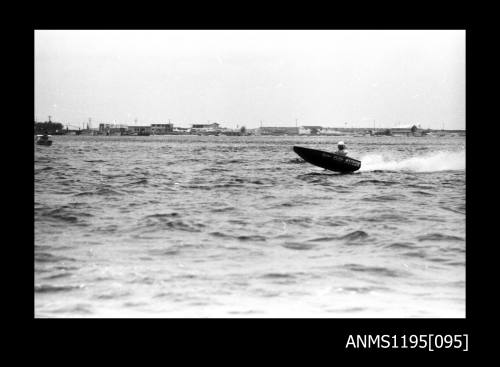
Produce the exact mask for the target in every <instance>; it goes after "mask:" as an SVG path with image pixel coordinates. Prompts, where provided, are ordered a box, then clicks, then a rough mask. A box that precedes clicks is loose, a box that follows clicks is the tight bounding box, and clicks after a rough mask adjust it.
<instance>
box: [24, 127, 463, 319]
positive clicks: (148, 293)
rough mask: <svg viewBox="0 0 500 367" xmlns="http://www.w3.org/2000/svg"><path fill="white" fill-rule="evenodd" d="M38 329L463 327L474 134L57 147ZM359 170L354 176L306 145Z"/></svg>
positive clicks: (51, 150) (42, 212) (94, 142)
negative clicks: (188, 324)
mask: <svg viewBox="0 0 500 367" xmlns="http://www.w3.org/2000/svg"><path fill="white" fill-rule="evenodd" d="M53 140H54V144H53V146H51V147H44V146H36V148H35V157H34V158H35V167H34V177H35V203H34V205H35V315H36V317H102V316H106V317H108V316H109V317H127V316H134V317H177V316H187V317H296V316H300V317H464V316H465V139H464V138H463V137H439V138H436V137H432V138H431V137H428V138H415V137H400V138H398V137H347V136H345V137H340V138H338V137H225V136H220V137H215V136H206V137H202V136H149V137H105V136H96V137H90V136H89V137H84V136H55V137H53ZM337 140H343V141H344V142H346V144H347V148H348V150H349V152H350V156H352V157H353V158H356V159H361V161H362V167H361V170H360V171H358V172H356V173H354V174H345V175H342V174H337V173H334V172H329V171H324V170H322V169H320V168H318V167H314V166H312V165H310V164H308V163H305V162H304V161H302V160H301V159H300V158H299V157H298V156H297V155H296V154H295V153H294V152H293V151H292V146H293V145H300V146H305V147H311V148H317V149H323V150H330V151H331V150H333V149H334V148H335V143H336V141H337Z"/></svg>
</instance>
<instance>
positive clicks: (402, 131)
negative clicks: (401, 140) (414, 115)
mask: <svg viewBox="0 0 500 367" xmlns="http://www.w3.org/2000/svg"><path fill="white" fill-rule="evenodd" d="M389 130H390V131H391V135H393V136H401V135H406V136H417V135H422V129H421V128H420V125H419V126H417V125H414V124H410V125H403V126H396V127H392V128H390V129H389Z"/></svg>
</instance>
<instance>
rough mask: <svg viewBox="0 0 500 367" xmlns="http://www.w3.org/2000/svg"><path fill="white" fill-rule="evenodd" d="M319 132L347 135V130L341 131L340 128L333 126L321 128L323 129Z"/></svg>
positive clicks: (321, 133)
mask: <svg viewBox="0 0 500 367" xmlns="http://www.w3.org/2000/svg"><path fill="white" fill-rule="evenodd" d="M319 134H320V135H330V136H341V135H346V133H345V132H343V131H340V130H338V129H336V128H331V127H325V128H321V130H320V131H319Z"/></svg>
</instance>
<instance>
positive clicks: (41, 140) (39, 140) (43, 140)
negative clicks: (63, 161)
mask: <svg viewBox="0 0 500 367" xmlns="http://www.w3.org/2000/svg"><path fill="white" fill-rule="evenodd" d="M51 136H52V135H46V138H45V137H44V135H37V136H36V143H37V144H38V145H46V146H48V147H50V146H51V145H52V140H50V137H51Z"/></svg>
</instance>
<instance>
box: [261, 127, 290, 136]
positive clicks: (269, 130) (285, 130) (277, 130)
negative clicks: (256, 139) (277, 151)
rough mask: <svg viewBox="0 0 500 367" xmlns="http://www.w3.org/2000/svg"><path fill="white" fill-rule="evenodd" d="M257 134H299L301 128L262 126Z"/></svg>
mask: <svg viewBox="0 0 500 367" xmlns="http://www.w3.org/2000/svg"><path fill="white" fill-rule="evenodd" d="M257 135H299V128H298V127H288V126H262V127H259V128H258V129H257Z"/></svg>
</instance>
